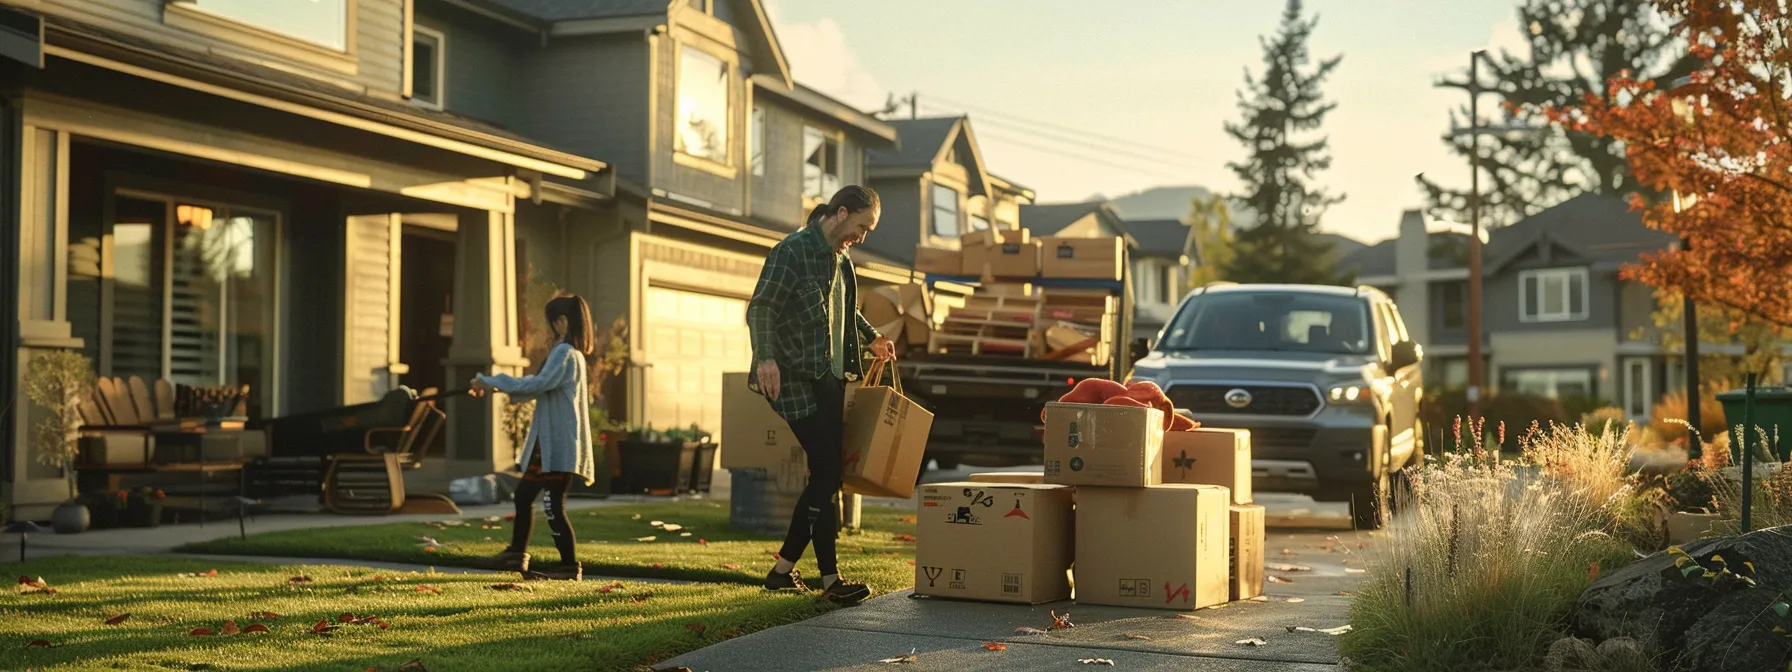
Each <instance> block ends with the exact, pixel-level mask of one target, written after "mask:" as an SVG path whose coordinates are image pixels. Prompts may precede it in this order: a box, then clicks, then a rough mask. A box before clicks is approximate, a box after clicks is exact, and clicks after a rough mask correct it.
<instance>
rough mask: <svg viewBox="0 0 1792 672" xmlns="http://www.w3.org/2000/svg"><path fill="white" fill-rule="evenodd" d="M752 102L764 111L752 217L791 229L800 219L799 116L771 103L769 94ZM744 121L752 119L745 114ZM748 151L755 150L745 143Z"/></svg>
mask: <svg viewBox="0 0 1792 672" xmlns="http://www.w3.org/2000/svg"><path fill="white" fill-rule="evenodd" d="M758 98H759V100H758V101H757V102H756V103H755V104H756V105H758V106H759V109H762V110H764V111H765V174H764V175H761V176H753V177H750V178H749V179H751V180H752V183H753V208H752V210H753V212H752V215H753V216H754V217H758V218H760V219H765V220H769V221H773V222H777V223H779V224H783V225H785V226H788V227H790V228H792V229H794V228H796V227H797V225H799V224H801V223H802V221H803V216H804V215H807V214H808V213H806V212H803V197H802V193H803V119H802V117H801V116H799V115H798V114H797V113H796V112H793V111H791V110H790V109H788V108H786V107H783V106H780V105H777V104H774V103H772V102H771V100H770V98H771V97H770V96H759V97H758ZM747 123H748V124H751V123H752V117H751V115H750V114H749V116H748V118H747ZM749 151H756V150H753V149H752V148H751V147H749ZM749 165H750V164H749Z"/></svg>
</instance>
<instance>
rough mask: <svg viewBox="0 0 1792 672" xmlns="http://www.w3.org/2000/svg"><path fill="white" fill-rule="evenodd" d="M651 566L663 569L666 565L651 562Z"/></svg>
mask: <svg viewBox="0 0 1792 672" xmlns="http://www.w3.org/2000/svg"><path fill="white" fill-rule="evenodd" d="M653 568H654V569H665V568H666V566H665V565H662V564H660V563H657V562H656V563H653Z"/></svg>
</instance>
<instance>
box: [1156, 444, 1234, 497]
mask: <svg viewBox="0 0 1792 672" xmlns="http://www.w3.org/2000/svg"><path fill="white" fill-rule="evenodd" d="M1158 468H1159V469H1161V472H1160V473H1161V475H1162V479H1161V481H1160V482H1162V483H1193V484H1196V485H1223V486H1225V487H1227V488H1230V489H1231V490H1232V503H1233V504H1249V503H1251V501H1252V500H1251V432H1250V431H1249V430H1244V429H1213V428H1208V427H1202V428H1199V429H1196V430H1195V431H1192V432H1164V452H1163V459H1161V460H1159V461H1158Z"/></svg>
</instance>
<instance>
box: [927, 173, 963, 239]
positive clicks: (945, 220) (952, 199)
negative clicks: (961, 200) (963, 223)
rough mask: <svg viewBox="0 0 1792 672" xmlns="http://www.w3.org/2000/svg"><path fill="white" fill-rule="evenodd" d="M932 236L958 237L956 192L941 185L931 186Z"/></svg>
mask: <svg viewBox="0 0 1792 672" xmlns="http://www.w3.org/2000/svg"><path fill="white" fill-rule="evenodd" d="M933 235H936V236H940V237H942V238H956V237H958V235H959V234H958V190H957V189H953V188H951V187H948V186H946V185H943V184H935V185H933Z"/></svg>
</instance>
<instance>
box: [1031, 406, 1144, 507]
mask: <svg viewBox="0 0 1792 672" xmlns="http://www.w3.org/2000/svg"><path fill="white" fill-rule="evenodd" d="M1163 426H1164V414H1163V411H1159V410H1157V409H1155V408H1137V407H1130V406H1107V405H1099V404H1065V403H1060V402H1055V401H1054V402H1049V403H1047V404H1046V405H1045V480H1046V482H1047V483H1058V484H1062V485H1097V486H1113V487H1122V488H1142V487H1145V486H1148V485H1155V484H1157V482H1158V472H1159V468H1158V461H1159V460H1160V459H1161V454H1162V452H1163V440H1164V431H1163Z"/></svg>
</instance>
